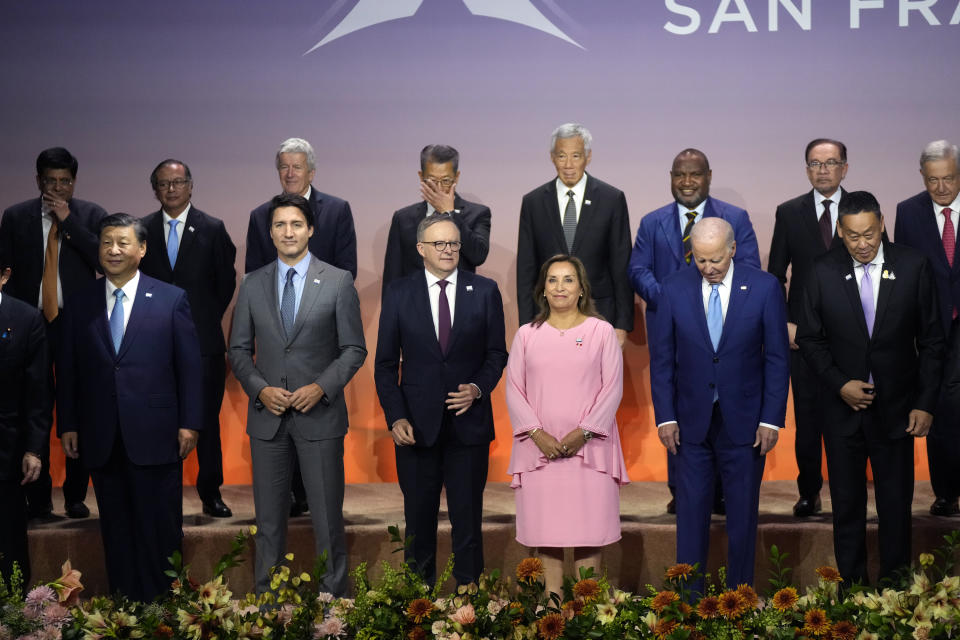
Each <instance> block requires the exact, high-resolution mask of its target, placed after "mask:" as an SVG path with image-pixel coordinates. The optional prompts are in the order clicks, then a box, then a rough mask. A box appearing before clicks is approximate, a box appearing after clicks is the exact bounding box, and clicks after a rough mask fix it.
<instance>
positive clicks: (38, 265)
mask: <svg viewBox="0 0 960 640" xmlns="http://www.w3.org/2000/svg"><path fill="white" fill-rule="evenodd" d="M106 215H107V212H106V211H104V210H103V208H102V207H100V205H97V204H94V203H92V202H86V201H85V200H78V199H77V198H73V199H72V200H70V215H69V216H67V217H66V219H65V220H64V221H63V222H61V223H60V258H59V262H58V270H59V276H60V288H61V291H62V294H63V298H62V300H66V299H67V298H69V297H70V295H72V294H73V293H74V292H75V291H77V290H79V289H81V288H83V286H84V285H86V284H88V283H89V282H91V281H92V280H95V279H96V278H97V272H98V271H99V269H100V264H99V262H98V256H97V252H98V250H99V247H100V220H102V219H103V218H104V217H106ZM0 247H2V252H3V254H4V255H6V256H7V257H8V258H9V260H10V263H11V265H12V267H13V273H12V274H11V276H10V280H9V282H7V284H6V285H5V286H4V291H3V292H4V293H5V294H9V295H11V296H13V297H14V298H19V299H20V300H23V301H24V302H26V303H27V304H29V305H31V306H33V307H36V306H38V303H39V300H40V281H41V280H42V279H43V261H44V251H45V247H44V237H43V223H42V220H41V212H40V198H33V199H32V200H27V201H25V202H21V203H19V204H15V205H13V206H12V207H10V208H9V209H7V210H6V211H4V212H3V219H2V220H0ZM47 338H48V344H49V347H50V354H49V357H48V359H49V361H50V363H51V365H52V363H53V361H54V360H55V359H56V356H57V351H58V347H59V344H60V322H59V317H58V318H56V319H54V321H53V322H52V323H50V325H49V326H48V327H47ZM48 380H49V381H48V393H49V394H50V397H51V398H53V395H54V390H53V387H54V372H53V368H52V367H51V368H50V373H49V375H48ZM51 404H52V403H51ZM41 458H42V460H43V469H42V470H41V471H40V479H39V480H37V481H36V482H34V483H33V484H32V485H30V486H29V488H28V489H27V501H28V502H29V504H30V508H31V511H34V512H43V511H47V510H49V509H50V507H51V506H52V505H51V503H50V487H51V482H50V470H49V468H50V443H49V442H47V443H46V444H44V447H43V450H42V455H41ZM89 477H90V476H89V474H88V473H87V471H86V470H85V469H84V468H83V465H81V464H79V463H78V462H77V461H76V460H73V459H72V458H67V459H66V478H65V479H64V481H63V497H64V501H65V502H66V503H67V504H71V503H74V502H83V500H84V498H85V497H86V495H87V484H88V482H89Z"/></svg>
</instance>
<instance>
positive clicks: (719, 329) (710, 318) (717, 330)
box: [707, 284, 723, 351]
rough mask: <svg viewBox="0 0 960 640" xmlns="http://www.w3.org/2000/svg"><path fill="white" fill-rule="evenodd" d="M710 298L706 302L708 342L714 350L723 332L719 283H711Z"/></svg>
mask: <svg viewBox="0 0 960 640" xmlns="http://www.w3.org/2000/svg"><path fill="white" fill-rule="evenodd" d="M711 286H712V287H713V289H712V290H711V291H710V300H709V301H708V302H707V329H709V330H710V342H712V343H713V350H714V351H716V350H717V347H718V346H719V345H720V335H721V334H722V333H723V310H722V309H721V308H720V285H719V284H714V285H711Z"/></svg>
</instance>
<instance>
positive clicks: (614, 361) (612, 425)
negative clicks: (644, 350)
mask: <svg viewBox="0 0 960 640" xmlns="http://www.w3.org/2000/svg"><path fill="white" fill-rule="evenodd" d="M602 332H603V344H602V346H601V349H602V350H603V353H602V355H601V358H600V366H601V369H600V392H599V393H598V394H597V397H596V399H595V400H594V402H593V406H591V407H590V408H589V409H588V410H587V412H586V414H585V415H584V416H583V418H581V420H580V426H581V427H583V428H584V429H586V430H587V431H592V432H593V433H596V434H597V435H601V436H609V435H610V433H611V430H612V429H616V424H617V422H616V420H617V409H619V408H620V399H621V398H622V397H623V351H622V350H621V349H620V344H619V342H618V341H617V334H616V333H615V332H614V329H613V327H612V326H610V325H608V324H606V323H604V324H603V329H602Z"/></svg>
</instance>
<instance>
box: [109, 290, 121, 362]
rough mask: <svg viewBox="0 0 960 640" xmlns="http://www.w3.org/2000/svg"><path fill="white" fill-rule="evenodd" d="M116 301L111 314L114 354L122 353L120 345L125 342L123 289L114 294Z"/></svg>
mask: <svg viewBox="0 0 960 640" xmlns="http://www.w3.org/2000/svg"><path fill="white" fill-rule="evenodd" d="M113 295H114V296H115V297H116V301H115V302H114V303H113V310H112V311H111V312H110V334H111V335H112V336H113V352H114V353H120V343H121V342H123V289H117V290H116V291H114V292H113Z"/></svg>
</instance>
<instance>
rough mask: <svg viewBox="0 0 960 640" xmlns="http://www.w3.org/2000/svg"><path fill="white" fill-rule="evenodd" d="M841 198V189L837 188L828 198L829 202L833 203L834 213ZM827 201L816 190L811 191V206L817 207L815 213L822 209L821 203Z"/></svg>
mask: <svg viewBox="0 0 960 640" xmlns="http://www.w3.org/2000/svg"><path fill="white" fill-rule="evenodd" d="M842 197H843V187H837V190H836V191H834V192H833V195H832V196H830V198H829V200H830V202H832V203H833V207H834V208H833V210H834V211H836V210H837V209H836V208H837V207H838V206H839V205H840V198H842ZM827 199H828V198H827V197H826V196H825V195H823V194H822V193H820V192H819V191H817V190H816V189H814V190H813V204H814V205H815V206H816V207H817V211H819V210H820V209H822V208H823V207H822V206H821V205H822V204H823V201H824V200H827Z"/></svg>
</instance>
